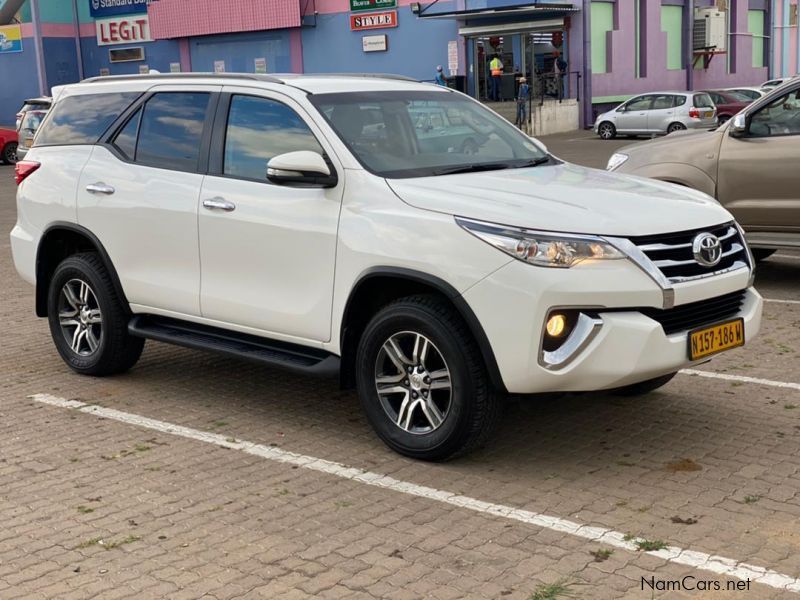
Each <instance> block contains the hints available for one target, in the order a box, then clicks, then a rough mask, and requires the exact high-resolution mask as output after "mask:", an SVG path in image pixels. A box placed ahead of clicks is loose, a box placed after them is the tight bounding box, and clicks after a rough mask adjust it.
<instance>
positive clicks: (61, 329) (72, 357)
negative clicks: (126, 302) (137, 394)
mask: <svg viewBox="0 0 800 600" xmlns="http://www.w3.org/2000/svg"><path fill="white" fill-rule="evenodd" d="M47 315H48V321H49V324H50V334H51V335H52V337H53V342H54V343H55V345H56V349H57V350H58V353H59V354H60V355H61V358H62V359H63V360H64V362H66V363H67V365H69V366H70V368H72V369H73V370H74V371H76V372H78V373H81V374H84V375H97V376H102V375H112V374H114V373H121V372H123V371H127V370H128V369H130V368H131V367H132V366H133V365H134V364H136V361H137V360H139V356H141V354H142V349H143V347H144V340H143V339H142V338H137V337H133V336H131V335H129V334H128V320H129V315H128V312H127V310H126V309H125V307H124V306H123V304H122V302H121V301H120V300H119V297H118V296H117V293H116V291H115V289H114V285H113V283H112V282H111V277H110V276H109V274H108V271H107V270H106V269H105V267H104V266H103V263H102V261H101V260H100V257H99V256H98V255H97V254H95V253H88V252H87V253H84V254H76V255H74V256H70V257H69V258H66V259H65V260H64V261H62V262H61V264H59V265H58V267H57V268H56V270H55V273H53V277H52V279H51V280H50V287H49V289H48V298H47Z"/></svg>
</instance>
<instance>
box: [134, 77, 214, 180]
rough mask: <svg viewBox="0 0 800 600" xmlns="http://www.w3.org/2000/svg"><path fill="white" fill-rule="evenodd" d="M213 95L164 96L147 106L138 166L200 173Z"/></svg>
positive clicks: (139, 143) (142, 127)
mask: <svg viewBox="0 0 800 600" xmlns="http://www.w3.org/2000/svg"><path fill="white" fill-rule="evenodd" d="M209 98H210V94H208V93H206V92H162V93H159V94H155V95H154V96H153V97H152V98H150V100H148V101H147V103H146V104H145V106H144V112H143V113H142V117H141V123H140V124H139V141H138V143H137V145H136V162H141V163H145V164H149V165H152V166H154V167H161V168H164V169H176V170H180V171H194V170H196V169H197V159H198V157H199V156H200V141H201V138H202V136H203V126H204V124H205V119H206V109H207V108H208V101H209Z"/></svg>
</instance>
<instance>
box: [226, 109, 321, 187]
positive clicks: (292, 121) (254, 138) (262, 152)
mask: <svg viewBox="0 0 800 600" xmlns="http://www.w3.org/2000/svg"><path fill="white" fill-rule="evenodd" d="M298 150H310V151H312V152H316V153H318V154H323V153H324V152H323V150H322V148H321V147H320V145H319V142H317V139H316V138H315V137H314V134H313V133H311V130H310V129H309V128H308V125H306V124H305V122H304V121H303V120H302V119H301V118H300V116H299V115H298V114H297V113H296V112H295V111H294V110H292V109H291V108H289V107H288V106H286V105H285V104H282V103H280V102H277V101H275V100H269V99H267V98H256V97H253V96H233V98H232V99H231V107H230V111H229V112H228V129H227V133H226V135H225V166H224V173H225V174H226V175H233V176H235V177H244V178H247V179H263V180H266V175H267V162H268V161H269V159H271V158H272V157H273V156H277V155H278V154H283V153H284V152H296V151H298Z"/></svg>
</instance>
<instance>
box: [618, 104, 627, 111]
mask: <svg viewBox="0 0 800 600" xmlns="http://www.w3.org/2000/svg"><path fill="white" fill-rule="evenodd" d="M627 111H628V107H627V106H624V105H623V106H620V107H619V108H618V109H617V112H627Z"/></svg>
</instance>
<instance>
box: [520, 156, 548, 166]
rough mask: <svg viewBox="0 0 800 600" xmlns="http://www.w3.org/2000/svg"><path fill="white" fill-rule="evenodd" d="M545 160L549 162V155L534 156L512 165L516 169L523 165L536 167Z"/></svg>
mask: <svg viewBox="0 0 800 600" xmlns="http://www.w3.org/2000/svg"><path fill="white" fill-rule="evenodd" d="M546 162H550V155H549V154H548V155H546V156H542V157H541V158H536V159H533V160H529V161H527V162H525V163H523V164H521V165H514V167H515V168H517V169H522V168H524V167H538V166H539V165H543V164H544V163H546Z"/></svg>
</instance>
